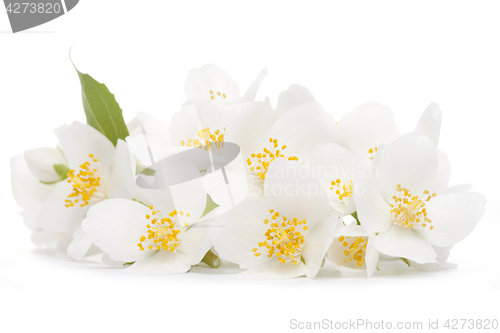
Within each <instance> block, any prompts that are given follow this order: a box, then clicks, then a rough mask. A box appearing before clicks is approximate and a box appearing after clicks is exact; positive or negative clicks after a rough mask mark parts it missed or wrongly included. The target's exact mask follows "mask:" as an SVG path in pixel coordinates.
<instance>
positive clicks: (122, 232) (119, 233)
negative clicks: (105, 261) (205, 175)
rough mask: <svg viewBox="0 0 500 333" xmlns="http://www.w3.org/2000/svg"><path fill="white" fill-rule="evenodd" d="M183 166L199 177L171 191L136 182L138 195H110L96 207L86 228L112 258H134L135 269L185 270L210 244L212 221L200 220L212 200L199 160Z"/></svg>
mask: <svg viewBox="0 0 500 333" xmlns="http://www.w3.org/2000/svg"><path fill="white" fill-rule="evenodd" d="M181 167H182V168H183V169H184V173H183V174H184V175H185V176H188V177H189V176H192V177H193V179H194V181H192V182H187V183H184V184H181V185H180V186H181V187H180V188H177V189H173V188H171V189H170V190H171V191H167V190H161V189H156V190H140V189H138V188H136V189H135V190H134V191H133V193H134V200H126V199H109V200H105V201H103V202H100V203H98V204H96V205H95V206H93V207H92V208H90V210H89V212H88V214H87V218H86V219H85V220H84V221H83V224H82V228H83V230H84V232H85V234H86V235H88V237H90V239H91V240H92V241H93V242H94V243H95V244H96V245H97V247H99V248H100V249H101V250H102V251H103V252H104V253H105V254H106V257H108V258H109V259H110V260H111V261H113V262H119V263H121V264H131V266H130V267H129V268H127V271H129V272H137V273H143V274H172V273H184V272H186V271H188V270H189V269H190V268H191V266H192V265H196V264H198V263H199V262H200V261H201V259H203V256H204V255H205V254H206V253H207V252H208V251H209V250H210V247H211V243H210V240H209V238H208V229H207V225H206V224H203V223H197V224H194V223H196V222H197V221H198V219H199V217H200V216H201V215H202V214H203V211H204V209H205V204H206V193H205V192H204V191H203V189H202V182H201V180H200V179H198V178H196V176H197V174H198V173H199V172H198V170H197V169H196V168H195V167H194V165H189V164H185V165H182V166H181ZM157 172H158V170H157ZM173 177H175V176H173Z"/></svg>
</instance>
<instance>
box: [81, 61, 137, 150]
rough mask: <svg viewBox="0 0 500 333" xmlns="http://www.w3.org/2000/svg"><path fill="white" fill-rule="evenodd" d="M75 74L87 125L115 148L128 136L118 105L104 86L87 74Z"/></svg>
mask: <svg viewBox="0 0 500 333" xmlns="http://www.w3.org/2000/svg"><path fill="white" fill-rule="evenodd" d="M75 69H76V67H75ZM76 72H77V73H78V77H79V78H80V83H81V85H82V101H83V108H84V110H85V115H86V116H87V124H88V125H90V126H92V127H93V128H95V129H96V130H98V131H99V132H101V133H102V134H104V136H105V137H107V138H108V139H109V141H111V142H112V143H113V145H115V146H116V142H117V141H118V139H122V140H124V139H125V138H126V137H127V136H128V135H129V133H128V129H127V125H126V124H125V121H124V120H123V115H122V109H120V105H118V102H116V99H115V96H114V95H113V94H112V93H110V92H109V90H108V88H107V87H106V85H104V84H103V83H99V82H97V81H96V80H94V78H92V76H90V75H88V74H82V73H80V71H78V69H76Z"/></svg>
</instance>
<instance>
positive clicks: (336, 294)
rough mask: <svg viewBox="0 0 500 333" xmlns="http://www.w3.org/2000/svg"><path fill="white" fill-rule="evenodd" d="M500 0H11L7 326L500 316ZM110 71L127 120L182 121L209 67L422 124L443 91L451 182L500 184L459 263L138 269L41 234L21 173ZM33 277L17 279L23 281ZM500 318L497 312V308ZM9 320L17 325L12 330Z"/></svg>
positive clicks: (0, 304) (243, 81)
mask: <svg viewBox="0 0 500 333" xmlns="http://www.w3.org/2000/svg"><path fill="white" fill-rule="evenodd" d="M499 15H500V4H499V3H498V2H494V1H481V2H478V1H469V2H462V1H440V2H437V1H431V2H427V1H418V2H411V3H410V2H407V1H369V2H362V1H350V2H347V1H346V2H334V1H307V2H306V1H283V2H281V1H249V2H238V1H225V2H219V1H200V2H190V1H175V2H171V3H170V2H167V1H123V0H122V1H118V0H116V1H110V0H108V1H102V0H101V1H98V0H82V1H80V3H79V4H78V5H77V6H76V7H75V8H74V9H73V10H72V11H71V12H69V13H68V14H66V15H64V16H63V17H60V18H58V19H56V20H54V21H52V22H49V23H46V24H44V25H42V26H39V27H35V28H33V29H31V30H29V31H26V32H24V33H18V34H11V33H10V26H9V23H8V19H7V14H6V13H5V11H4V10H3V9H2V8H0V112H1V119H2V121H1V124H2V130H1V131H0V133H1V140H2V141H1V143H2V154H1V163H0V168H1V169H0V170H1V172H2V175H3V177H2V179H1V180H0V191H1V193H0V196H1V214H2V215H1V218H0V237H1V238H0V288H3V289H14V290H13V291H8V290H7V291H5V292H4V293H5V295H2V296H1V301H0V308H1V311H0V327H4V328H7V330H6V331H5V332H21V331H25V330H27V329H32V330H36V331H42V332H44V331H57V332H59V331H61V332H68V331H69V332H73V331H86V332H88V331H90V330H92V331H93V332H94V331H98V332H100V331H104V330H108V331H109V330H113V331H117V332H118V331H135V332H139V331H140V332H142V331H151V330H158V331H159V332H169V331H171V330H172V331H180V332H185V331H196V330H199V331H213V332H225V331H228V332H256V331H259V332H284V331H288V329H289V327H290V325H289V323H290V320H291V319H297V320H299V321H320V320H322V319H331V320H334V321H348V320H349V319H358V318H361V319H368V320H371V321H381V320H384V321H392V322H397V321H407V320H409V321H423V322H424V328H425V327H427V322H428V319H432V320H435V319H439V320H440V325H441V326H442V324H443V323H444V321H445V320H446V319H447V318H457V319H459V318H490V319H493V318H496V319H500V318H499V316H498V313H500V312H499V310H500V307H499V301H498V299H499V298H498V296H499V295H498V290H499V289H500V270H499V260H498V254H499V253H498V252H499V251H498V247H497V244H498V243H499V242H498V240H499V234H500V227H499V219H498V216H499V214H500V204H499V202H500V195H499V191H498V190H499V178H498V168H499V164H498V161H499V157H498V156H499V154H500V151H499V149H498V148H499V142H500V141H499V139H500V134H499V133H500V130H499V120H500V117H499V112H500V98H499V94H500V48H499V37H500V20H499ZM72 45H74V47H73V51H72V56H73V59H74V62H75V64H76V66H78V68H79V69H80V70H81V71H82V72H88V73H90V74H91V75H92V76H93V77H94V78H95V79H97V80H98V81H100V82H104V83H106V85H107V86H108V87H109V89H110V90H111V91H112V92H113V93H115V96H116V98H117V100H118V101H119V103H120V105H121V107H122V108H123V114H124V117H125V119H126V121H128V120H130V119H131V118H132V117H133V116H134V115H135V114H136V113H137V112H138V111H145V112H147V113H149V114H151V115H153V116H156V117H159V118H161V119H164V120H168V119H169V117H170V115H171V114H173V113H174V112H176V111H178V110H179V108H180V105H181V104H182V103H183V102H184V92H183V85H184V79H185V76H186V74H187V72H188V71H189V69H191V68H192V67H199V66H201V65H203V64H205V63H214V64H216V65H218V66H220V67H221V68H223V69H225V70H226V71H227V72H228V73H230V75H232V76H233V78H234V79H235V80H236V81H237V82H239V84H240V90H241V91H242V92H243V91H244V90H245V89H246V88H247V87H248V85H249V84H250V83H251V82H252V81H253V80H254V79H255V77H256V76H257V74H258V73H259V72H260V70H261V69H262V68H264V67H267V68H268V71H269V75H268V77H267V78H266V80H265V81H264V83H263V85H262V89H261V91H260V92H259V94H258V98H259V99H262V98H264V97H265V96H269V97H270V98H271V100H272V102H273V105H276V101H277V96H278V94H279V92H280V91H282V90H285V89H286V88H287V87H288V86H289V85H290V84H293V83H299V84H302V85H304V86H306V87H308V88H309V89H310V90H311V91H312V92H313V94H314V96H315V97H316V99H317V100H318V101H320V102H321V103H322V104H323V105H324V106H325V108H326V109H327V110H328V111H330V112H331V113H332V114H333V115H334V116H335V118H336V119H337V120H338V119H340V118H341V117H342V116H343V115H344V114H345V113H346V112H348V111H349V110H350V109H352V108H354V107H355V106H357V105H359V104H361V103H364V102H367V101H373V100H375V101H378V102H380V103H382V104H385V105H388V106H389V107H391V108H392V110H393V111H394V114H395V117H396V122H397V123H398V124H399V125H400V128H401V130H402V131H403V132H408V131H411V130H412V129H413V128H414V126H415V124H416V122H417V120H418V118H419V116H420V114H421V112H422V111H423V110H424V108H425V107H426V106H427V105H428V104H429V103H430V102H436V103H438V104H439V105H440V106H441V109H442V110H443V126H442V131H441V140H440V143H439V148H440V149H441V150H443V151H444V152H446V153H447V154H448V155H449V157H450V160H451V163H452V179H451V184H452V185H455V184H460V183H470V184H473V185H474V190H475V191H478V192H481V193H483V194H484V195H486V197H487V199H488V203H487V212H486V215H485V217H484V218H483V220H482V221H481V222H480V224H479V225H478V227H477V228H476V230H475V231H474V232H473V233H472V234H471V235H470V236H469V237H468V238H467V239H465V240H464V241H463V242H461V243H459V244H458V245H456V247H455V248H454V250H453V251H452V254H451V257H450V261H452V262H455V263H458V264H459V266H458V268H457V269H456V270H453V271H443V272H433V273H423V272H417V271H414V270H406V271H404V270H403V271H398V272H396V271H394V270H393V268H392V267H386V269H385V270H383V271H381V272H379V273H378V274H376V275H375V276H374V277H373V278H371V279H366V278H359V277H356V278H352V277H351V278H349V277H341V276H340V275H339V274H338V273H334V272H333V270H331V268H328V267H327V268H326V269H325V270H324V271H322V272H321V273H320V275H319V276H318V278H317V279H315V280H307V279H305V278H297V279H293V280H287V281H250V282H248V281H239V280H235V279H234V277H233V275H231V274H222V273H225V272H231V271H234V270H235V269H234V268H228V269H226V270H223V271H222V272H219V274H209V273H213V272H208V273H207V271H208V269H203V268H201V267H198V268H195V269H193V272H191V273H189V274H184V275H178V276H163V277H131V276H129V275H127V274H125V273H124V272H123V271H121V270H117V269H110V268H107V267H104V266H101V265H99V264H96V263H88V262H87V263H75V262H71V261H68V260H64V259H61V258H55V257H53V256H52V253H51V252H50V251H40V250H36V249H35V248H34V246H33V245H31V243H30V232H29V231H28V229H27V228H26V227H25V226H24V224H23V222H22V219H21V216H20V215H19V214H18V213H19V212H20V208H19V207H17V206H16V203H15V201H14V199H13V198H12V194H11V189H10V169H9V160H10V158H11V157H12V156H14V155H17V154H21V153H23V152H24V151H25V150H27V149H32V148H37V147H41V146H54V145H55V144H56V140H55V136H54V135H53V132H52V130H53V129H54V128H56V127H59V126H60V125H61V124H63V123H71V122H72V121H74V120H79V121H82V122H85V117H84V112H83V108H82V106H81V96H80V87H79V81H78V78H77V75H76V73H75V71H74V69H73V68H72V65H71V63H70V61H69V58H68V53H69V48H70V47H71V46H72ZM16 289H17V290H16ZM495 316H496V317H495ZM2 331H3V330H2Z"/></svg>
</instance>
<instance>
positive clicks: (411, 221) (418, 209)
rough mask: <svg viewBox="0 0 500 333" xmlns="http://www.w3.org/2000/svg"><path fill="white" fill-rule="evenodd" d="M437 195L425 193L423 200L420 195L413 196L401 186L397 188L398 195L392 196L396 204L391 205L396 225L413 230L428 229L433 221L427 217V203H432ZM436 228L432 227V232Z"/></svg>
mask: <svg viewBox="0 0 500 333" xmlns="http://www.w3.org/2000/svg"><path fill="white" fill-rule="evenodd" d="M435 196H436V193H432V194H431V193H430V192H429V191H424V192H423V194H422V198H420V197H419V196H418V195H413V194H412V193H411V192H410V190H408V189H407V188H405V187H402V186H401V184H398V185H397V186H396V195H394V196H392V199H393V200H394V203H392V204H391V208H392V210H391V213H392V216H393V219H394V223H395V224H399V225H400V226H402V227H407V228H413V227H415V226H422V227H424V228H425V227H427V225H429V224H430V223H431V222H432V221H431V219H429V218H428V217H427V209H426V208H425V202H427V201H430V200H431V199H432V198H433V197H435ZM432 229H434V226H430V230H432Z"/></svg>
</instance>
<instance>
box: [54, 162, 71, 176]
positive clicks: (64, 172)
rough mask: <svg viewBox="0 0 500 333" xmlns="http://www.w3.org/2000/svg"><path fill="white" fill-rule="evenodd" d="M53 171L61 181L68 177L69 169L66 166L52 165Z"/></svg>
mask: <svg viewBox="0 0 500 333" xmlns="http://www.w3.org/2000/svg"><path fill="white" fill-rule="evenodd" d="M54 170H56V173H57V175H58V176H59V177H61V180H63V179H66V178H67V177H68V171H69V167H68V166H67V165H66V164H54Z"/></svg>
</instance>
